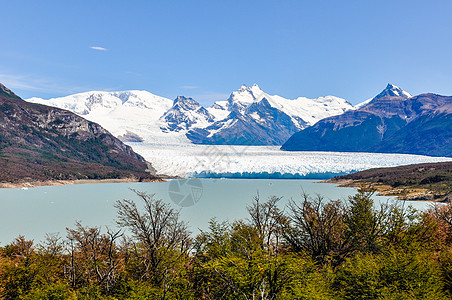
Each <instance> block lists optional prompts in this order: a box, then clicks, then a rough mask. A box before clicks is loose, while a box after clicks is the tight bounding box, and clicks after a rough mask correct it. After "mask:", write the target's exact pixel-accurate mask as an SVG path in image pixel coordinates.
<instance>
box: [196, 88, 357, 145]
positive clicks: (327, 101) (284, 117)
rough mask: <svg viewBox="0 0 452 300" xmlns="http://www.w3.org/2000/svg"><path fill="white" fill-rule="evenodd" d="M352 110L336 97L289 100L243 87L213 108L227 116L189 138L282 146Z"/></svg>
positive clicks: (212, 142) (217, 142)
mask: <svg viewBox="0 0 452 300" xmlns="http://www.w3.org/2000/svg"><path fill="white" fill-rule="evenodd" d="M350 109H353V106H352V105H351V104H350V103H349V102H348V101H346V100H344V99H341V98H338V97H334V96H327V97H320V98H316V99H308V98H304V97H300V98H297V99H294V100H289V99H286V98H283V97H280V96H277V95H269V94H267V93H265V92H264V91H262V90H261V89H260V88H259V86H258V85H257V84H254V85H253V86H252V87H247V86H245V85H242V86H241V87H240V89H239V90H238V91H236V92H233V93H232V94H231V96H230V97H229V99H228V100H227V101H218V102H216V103H215V104H214V105H213V106H212V107H211V108H210V109H209V111H210V112H211V113H212V114H213V115H220V114H221V113H222V114H223V116H225V117H223V118H221V119H220V120H218V121H216V122H215V123H213V124H212V125H210V126H207V127H204V128H200V127H198V128H193V129H191V130H190V131H188V133H187V137H188V138H189V139H190V140H191V141H192V142H194V143H197V144H232V145H280V144H282V143H284V142H285V141H286V140H287V139H288V138H289V137H290V136H291V135H292V134H293V133H295V132H297V131H299V130H302V129H304V128H306V127H308V126H311V125H313V124H315V123H316V122H317V121H319V120H321V119H323V118H325V117H328V116H333V115H338V114H342V113H344V112H345V111H347V110H350ZM228 112H229V114H228Z"/></svg>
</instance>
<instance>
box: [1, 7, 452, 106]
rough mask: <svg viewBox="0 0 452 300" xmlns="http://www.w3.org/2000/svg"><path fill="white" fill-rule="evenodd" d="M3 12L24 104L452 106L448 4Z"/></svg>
mask: <svg viewBox="0 0 452 300" xmlns="http://www.w3.org/2000/svg"><path fill="white" fill-rule="evenodd" d="M0 9H1V11H2V13H1V17H0V39H1V47H0V82H2V83H4V84H5V85H7V86H8V87H10V88H11V89H13V90H14V91H16V92H17V94H19V95H20V96H22V97H23V98H28V97H32V96H38V97H43V98H49V97H56V96H64V95H68V94H71V93H76V92H84V91H89V90H126V89H142V90H148V91H150V92H152V93H154V94H157V95H161V96H165V97H169V98H174V97H175V96H177V95H185V96H192V97H194V98H195V99H197V100H199V101H200V102H201V103H203V104H209V103H211V102H213V101H214V100H219V99H226V98H227V97H228V95H229V94H230V93H231V91H233V90H236V89H238V88H239V87H240V85H241V84H243V83H244V84H247V85H252V84H253V83H258V84H259V85H260V86H261V88H262V89H263V90H264V91H266V92H268V93H270V94H278V95H281V96H284V97H287V98H295V97H298V96H306V97H318V96H324V95H335V96H338V97H343V98H345V99H347V100H349V101H351V102H352V103H353V104H356V103H359V102H361V101H363V100H366V99H368V98H371V97H373V96H375V95H376V94H378V93H379V92H380V90H382V89H383V88H384V87H385V86H386V84H387V83H388V82H391V83H393V84H396V85H399V86H400V87H402V88H403V89H405V90H407V91H408V92H410V93H412V94H419V93H423V92H436V93H439V94H444V95H452V22H451V20H452V1H447V0H445V1H413V0H411V1H370V0H369V1H362V0H361V1H345V0H344V1H321V0H318V1H145V0H143V1H138V0H134V1H114V0H110V1H100V0H97V1H94V0H90V1H82V0H78V1H61V0H59V1H45V0H43V1H20V0H14V1H3V2H2V4H1V5H0ZM91 47H100V48H97V49H93V48H91ZM101 48H105V49H106V50H102V49H101Z"/></svg>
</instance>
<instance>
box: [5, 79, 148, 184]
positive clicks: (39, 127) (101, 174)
mask: <svg viewBox="0 0 452 300" xmlns="http://www.w3.org/2000/svg"><path fill="white" fill-rule="evenodd" d="M149 168H150V165H148V163H147V162H146V161H145V160H144V159H143V158H142V157H141V156H139V155H138V154H136V153H135V152H133V150H132V148H130V147H129V146H126V145H125V144H123V143H122V142H121V141H120V140H118V139H117V138H115V137H114V136H112V135H111V134H110V133H109V132H108V131H106V130H105V129H103V128H102V127H101V126H99V125H98V124H96V123H93V122H89V121H87V120H85V119H83V118H82V117H79V116H77V115H75V114H74V113H71V112H69V111H66V110H63V109H59V108H55V107H49V106H45V105H41V104H34V103H29V102H26V101H23V100H22V99H21V98H20V97H18V96H17V95H16V94H14V93H13V92H12V91H11V90H9V89H7V88H6V87H5V86H4V85H2V84H0V182H18V181H33V180H37V181H44V180H54V179H59V180H64V179H105V178H125V177H131V176H134V177H146V178H152V177H153V176H151V175H150V174H149V172H147V171H146V170H147V169H149Z"/></svg>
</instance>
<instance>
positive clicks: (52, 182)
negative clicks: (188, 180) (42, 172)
mask: <svg viewBox="0 0 452 300" xmlns="http://www.w3.org/2000/svg"><path fill="white" fill-rule="evenodd" d="M129 182H167V181H166V180H165V179H163V178H153V179H144V180H140V179H139V178H136V177H132V178H118V179H77V180H44V181H37V180H36V181H34V180H30V181H23V182H0V188H16V189H17V188H34V187H38V186H58V185H69V184H98V183H129Z"/></svg>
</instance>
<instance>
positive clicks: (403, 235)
mask: <svg viewBox="0 0 452 300" xmlns="http://www.w3.org/2000/svg"><path fill="white" fill-rule="evenodd" d="M136 193H137V196H138V198H139V199H140V202H139V203H138V204H136V203H135V202H134V201H131V200H121V201H118V202H117V203H116V208H117V211H118V217H117V223H118V225H119V228H121V229H120V230H117V231H113V230H109V229H105V230H101V228H99V227H86V226H83V225H82V224H80V223H77V224H75V227H74V228H70V229H69V228H68V229H67V236H66V237H65V238H64V239H63V238H61V237H59V236H57V235H48V236H47V239H46V240H45V241H44V242H42V243H41V244H38V245H34V243H33V242H32V241H27V240H25V239H24V237H18V238H17V239H16V240H15V241H13V242H12V243H11V244H9V245H7V246H5V247H3V248H0V298H1V299H450V297H451V292H452V251H451V249H452V234H451V233H452V205H451V204H445V205H436V206H432V207H431V208H430V209H429V210H427V211H424V212H419V211H416V210H414V209H413V208H411V207H405V206H404V205H403V203H402V202H399V203H397V202H395V203H385V204H380V205H374V202H373V200H372V194H373V192H372V191H369V190H366V189H364V188H362V189H360V190H359V191H358V193H357V194H356V195H355V196H353V197H350V198H349V199H348V201H346V202H344V201H339V200H338V201H326V200H325V199H323V198H322V197H321V196H315V197H310V196H308V195H302V197H301V199H300V200H298V201H290V202H289V204H288V205H287V206H286V207H285V208H284V209H280V208H279V207H278V201H279V200H280V198H278V197H271V198H269V199H267V200H266V201H262V200H261V199H259V196H256V197H255V198H254V199H253V201H252V203H251V204H250V205H249V206H248V213H249V216H248V218H246V219H244V220H239V221H235V222H233V223H228V222H223V223H221V222H218V221H216V220H215V219H212V220H211V221H210V226H209V229H208V230H207V231H205V232H201V233H200V234H199V235H197V236H196V237H192V236H191V233H190V232H189V230H188V226H187V224H186V223H185V222H184V221H182V220H181V219H180V217H179V211H178V210H176V209H174V208H172V207H171V206H170V205H169V204H167V203H165V202H163V201H162V200H158V199H155V198H154V196H153V195H148V194H145V193H141V192H136Z"/></svg>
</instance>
